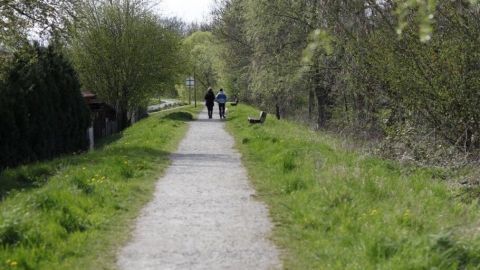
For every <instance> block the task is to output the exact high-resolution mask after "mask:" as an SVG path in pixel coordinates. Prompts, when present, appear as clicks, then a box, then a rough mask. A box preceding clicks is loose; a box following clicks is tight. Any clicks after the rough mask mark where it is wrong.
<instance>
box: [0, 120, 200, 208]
mask: <svg viewBox="0 0 480 270" xmlns="http://www.w3.org/2000/svg"><path fill="white" fill-rule="evenodd" d="M159 119H168V120H173V121H192V120H194V117H193V115H192V114H191V113H189V112H184V111H181V112H172V113H169V114H166V115H164V116H161V117H159ZM122 137H123V133H122V132H119V133H117V134H113V135H110V136H108V137H105V138H102V139H100V140H99V141H98V144H97V146H96V147H95V149H96V151H95V152H92V153H83V154H80V155H66V156H62V157H58V158H56V159H53V160H50V161H43V162H37V163H32V164H27V165H23V166H19V167H15V168H10V169H5V170H3V171H0V201H1V200H3V199H4V198H5V196H7V195H8V194H9V193H10V192H12V191H17V190H27V189H32V188H38V187H41V186H43V185H44V184H45V183H46V182H48V180H49V179H50V178H51V177H53V176H55V175H58V174H59V173H60V172H61V171H64V170H68V169H71V167H73V166H82V167H89V166H97V165H98V164H102V163H105V162H113V160H114V159H115V157H118V156H122V158H124V159H127V160H129V161H133V162H135V161H140V160H141V161H146V162H147V163H148V162H150V161H153V160H155V161H157V160H158V159H159V158H161V159H168V156H169V154H170V153H168V152H164V151H159V150H156V149H153V148H148V147H127V146H124V145H116V144H114V143H116V142H117V141H119V140H120V139H121V138H122ZM107 146H112V147H111V148H109V149H107V148H106V147H107ZM105 166H106V165H105Z"/></svg>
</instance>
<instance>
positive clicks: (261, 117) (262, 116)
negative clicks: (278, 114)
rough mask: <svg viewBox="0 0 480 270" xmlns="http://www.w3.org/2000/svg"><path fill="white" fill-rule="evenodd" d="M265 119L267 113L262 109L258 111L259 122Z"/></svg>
mask: <svg viewBox="0 0 480 270" xmlns="http://www.w3.org/2000/svg"><path fill="white" fill-rule="evenodd" d="M265 119H267V113H266V112H264V111H261V112H260V123H263V122H265Z"/></svg>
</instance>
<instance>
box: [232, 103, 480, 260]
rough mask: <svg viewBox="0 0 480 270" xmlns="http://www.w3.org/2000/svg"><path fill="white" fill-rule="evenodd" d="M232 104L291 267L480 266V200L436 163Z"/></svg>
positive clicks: (240, 142) (241, 143) (235, 125)
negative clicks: (382, 151) (364, 150)
mask: <svg viewBox="0 0 480 270" xmlns="http://www.w3.org/2000/svg"><path fill="white" fill-rule="evenodd" d="M256 114H258V111H256V110H254V109H253V108H250V107H247V106H245V105H239V106H237V107H229V121H228V123H227V125H228V128H229V129H230V131H231V133H232V135H233V136H235V138H236V141H237V146H238V147H239V149H240V151H241V152H242V154H243V157H244V161H245V165H246V166H247V169H248V170H249V174H250V176H251V179H252V181H253V183H254V185H255V186H256V188H257V191H258V197H259V198H261V199H262V200H263V201H265V202H266V203H267V204H268V205H269V208H270V213H271V217H272V219H273V221H274V223H275V224H276V226H275V227H274V232H273V234H274V236H273V239H274V241H275V242H276V243H277V244H278V245H279V246H280V248H281V249H283V250H285V253H284V254H285V257H284V268H286V269H477V268H478V265H479V263H480V256H479V254H480V235H479V234H478V232H477V229H476V228H477V227H478V226H477V223H478V218H479V206H478V203H477V199H475V200H474V201H473V202H472V201H466V200H462V199H461V198H459V197H457V194H458V192H459V190H457V189H456V188H454V187H453V186H452V185H451V183H449V182H447V181H439V179H443V178H445V177H446V176H448V175H449V172H448V171H447V170H443V169H438V168H423V169H422V168H415V167H410V166H404V165H400V164H398V163H396V162H392V161H386V160H382V159H378V158H375V157H371V156H368V155H365V154H360V153H357V152H355V151H352V150H351V149H350V150H348V149H345V148H344V147H342V142H340V141H338V140H336V139H334V138H332V137H331V136H328V135H325V134H323V133H318V132H313V131H310V130H309V129H308V128H306V127H304V126H302V125H298V124H293V123H290V122H287V121H278V120H276V119H274V117H268V119H267V121H266V122H265V124H263V125H249V124H248V123H247V121H246V119H247V116H248V115H250V116H251V115H256Z"/></svg>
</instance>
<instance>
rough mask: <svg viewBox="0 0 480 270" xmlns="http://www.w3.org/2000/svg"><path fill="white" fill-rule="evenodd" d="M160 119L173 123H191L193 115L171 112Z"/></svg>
mask: <svg viewBox="0 0 480 270" xmlns="http://www.w3.org/2000/svg"><path fill="white" fill-rule="evenodd" d="M162 118H165V119H170V120H175V121H192V120H193V119H194V118H193V115H192V114H191V113H188V112H172V113H169V114H167V115H165V116H163V117H162Z"/></svg>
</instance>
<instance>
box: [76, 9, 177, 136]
mask: <svg viewBox="0 0 480 270" xmlns="http://www.w3.org/2000/svg"><path fill="white" fill-rule="evenodd" d="M84 8H85V9H86V10H85V11H84V12H83V13H84V14H89V15H88V16H86V17H85V18H84V21H82V23H81V25H80V27H79V28H78V29H77V30H76V33H75V36H74V38H73V41H72V46H71V50H70V51H71V55H72V58H73V59H74V62H75V65H76V67H77V69H78V70H79V73H80V78H81V81H82V83H83V85H84V87H85V88H86V89H90V90H92V91H94V92H96V93H97V94H98V95H99V97H101V98H103V99H104V100H106V101H108V102H109V103H110V104H112V105H114V106H115V108H116V111H117V121H118V124H119V128H121V129H123V128H125V127H126V126H128V124H129V122H130V120H131V116H130V117H129V114H128V112H133V111H135V110H136V109H137V108H138V107H142V106H145V105H146V103H147V101H148V98H149V97H150V96H151V95H152V94H154V93H157V92H158V90H159V89H160V88H162V87H163V86H165V85H168V84H169V85H173V84H174V82H175V81H176V76H177V75H178V74H179V73H180V71H181V68H183V65H182V64H183V62H182V60H181V59H182V57H181V55H180V48H181V40H180V37H179V35H178V34H176V33H175V32H173V31H170V30H169V29H166V28H165V27H164V26H162V24H161V23H160V21H159V19H158V18H157V17H156V16H154V15H153V14H152V13H150V12H149V11H148V9H147V6H146V4H145V2H144V1H130V0H116V1H107V2H101V3H98V2H96V1H92V2H91V3H90V4H88V5H85V7H84ZM130 115H131V114H130Z"/></svg>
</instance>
